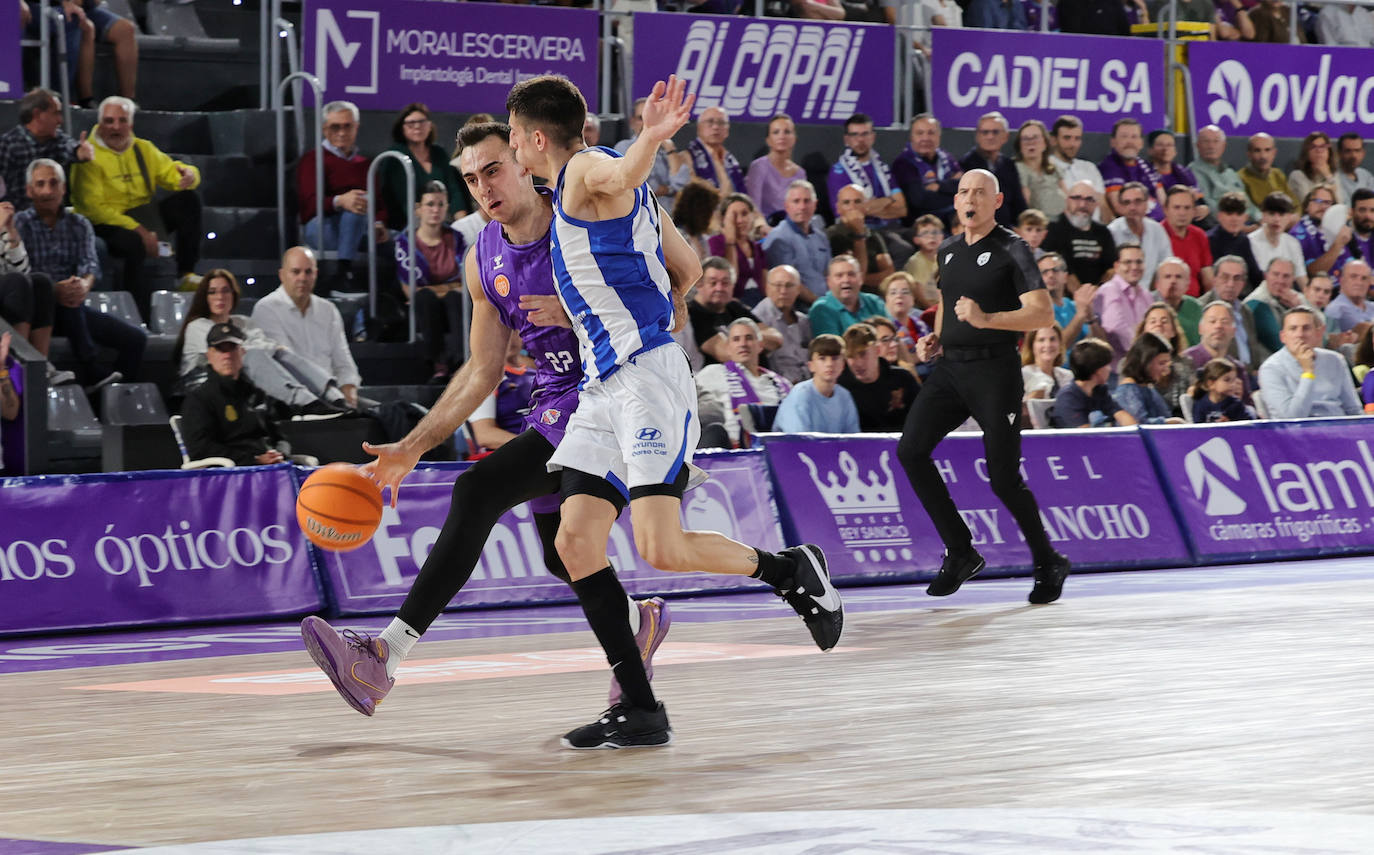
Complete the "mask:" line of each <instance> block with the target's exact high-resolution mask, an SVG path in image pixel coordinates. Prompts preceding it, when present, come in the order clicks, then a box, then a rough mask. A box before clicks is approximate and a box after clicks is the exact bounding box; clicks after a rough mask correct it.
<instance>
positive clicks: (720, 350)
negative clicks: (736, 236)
mask: <svg viewBox="0 0 1374 855" xmlns="http://www.w3.org/2000/svg"><path fill="white" fill-rule="evenodd" d="M734 292H735V269H734V268H733V267H731V266H730V262H728V261H726V260H725V259H723V258H721V257H720V256H716V255H712V256H709V257H708V258H706V259H704V260H703V261H702V262H701V279H700V280H699V281H698V282H697V287H696V289H695V290H694V291H693V292H692V299H691V300H690V301H689V302H688V303H687V315H688V317H689V318H690V319H691V322H692V332H693V333H694V334H695V336H696V345H697V349H698V350H700V351H701V355H702V358H703V361H704V362H703V364H705V365H714V364H715V363H717V362H726V361H728V360H729V359H730V358H731V357H730V354H731V349H730V340H729V336H728V333H727V332H726V330H727V329H728V328H729V326H730V324H731V323H733V322H734V321H736V320H738V319H739V318H748V319H749V320H751V321H754V322H755V323H756V324H757V323H758V318H757V317H755V316H754V314H753V313H752V312H750V311H749V308H748V307H747V306H745V305H744V304H743V303H741V302H740V301H739V300H736V299H734V297H733V296H732V295H733V294H734ZM760 341H761V342H762V344H763V349H764V350H767V351H773V350H776V349H777V348H778V347H780V346H781V345H782V335H781V334H779V333H778V332H777V330H774V329H772V328H770V327H761V328H760Z"/></svg>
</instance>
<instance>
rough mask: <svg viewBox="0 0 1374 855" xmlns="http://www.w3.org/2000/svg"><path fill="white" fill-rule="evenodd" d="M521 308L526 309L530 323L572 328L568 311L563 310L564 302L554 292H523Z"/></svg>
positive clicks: (541, 325) (540, 325)
mask: <svg viewBox="0 0 1374 855" xmlns="http://www.w3.org/2000/svg"><path fill="white" fill-rule="evenodd" d="M520 308H521V309H523V310H524V311H525V313H526V315H527V316H528V317H529V319H530V323H532V324H534V325H535V326H537V327H563V328H564V329H568V330H570V329H572V321H570V320H568V313H567V312H565V311H563V304H562V303H560V302H559V301H558V298H557V297H555V296H554V295H553V294H523V295H521V297H520Z"/></svg>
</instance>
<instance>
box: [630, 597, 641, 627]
mask: <svg viewBox="0 0 1374 855" xmlns="http://www.w3.org/2000/svg"><path fill="white" fill-rule="evenodd" d="M630 632H639V606H638V605H636V604H635V598H634V597H630Z"/></svg>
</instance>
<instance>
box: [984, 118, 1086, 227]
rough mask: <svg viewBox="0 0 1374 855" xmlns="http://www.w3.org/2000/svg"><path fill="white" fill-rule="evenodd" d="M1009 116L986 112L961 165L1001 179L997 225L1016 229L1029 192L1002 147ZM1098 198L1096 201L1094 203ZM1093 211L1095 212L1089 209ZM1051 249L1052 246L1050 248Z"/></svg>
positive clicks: (999, 181)
mask: <svg viewBox="0 0 1374 855" xmlns="http://www.w3.org/2000/svg"><path fill="white" fill-rule="evenodd" d="M1008 135H1009V133H1008V125H1007V117H1006V116H1003V115H1002V114H1001V113H998V112H992V113H984V114H983V115H982V116H981V117H979V119H978V130H977V133H976V136H975V137H974V140H973V148H972V149H970V150H969V152H968V154H966V155H964V159H963V160H961V161H959V165H960V166H962V167H963V168H964V171H965V172H968V171H970V170H973V169H985V170H987V171H988V172H991V173H992V174H993V176H995V177H996V178H997V182H998V185H999V186H1000V187H1001V188H1002V197H1003V199H1004V201H1003V203H1002V206H1001V207H1000V208H998V209H997V224H998V225H999V226H1006V227H1007V228H1009V229H1010V228H1013V227H1014V226H1015V225H1016V218H1017V217H1019V216H1021V212H1022V211H1024V210H1026V208H1027V203H1026V194H1025V193H1023V192H1021V175H1020V173H1018V172H1017V171H1016V163H1015V162H1014V161H1013V160H1012V159H1011V158H1009V157H1007V156H1006V155H1004V154H1002V146H1004V145H1006V144H1007V137H1008ZM1095 203H1096V200H1094V204H1095ZM1088 213H1089V215H1091V214H1092V212H1091V211H1089V212H1088ZM1047 248H1048V247H1047Z"/></svg>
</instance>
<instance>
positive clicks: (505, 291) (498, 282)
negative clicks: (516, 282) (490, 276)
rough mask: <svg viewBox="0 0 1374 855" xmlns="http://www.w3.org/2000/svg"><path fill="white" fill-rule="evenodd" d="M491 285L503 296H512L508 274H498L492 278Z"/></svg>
mask: <svg viewBox="0 0 1374 855" xmlns="http://www.w3.org/2000/svg"><path fill="white" fill-rule="evenodd" d="M491 286H492V287H493V288H495V289H496V293H498V294H500V295H501V296H502V297H508V296H510V280H509V279H507V278H506V274H504V273H502V274H501V275H500V276H497V277H496V278H495V279H494V280H492V283H491Z"/></svg>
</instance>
